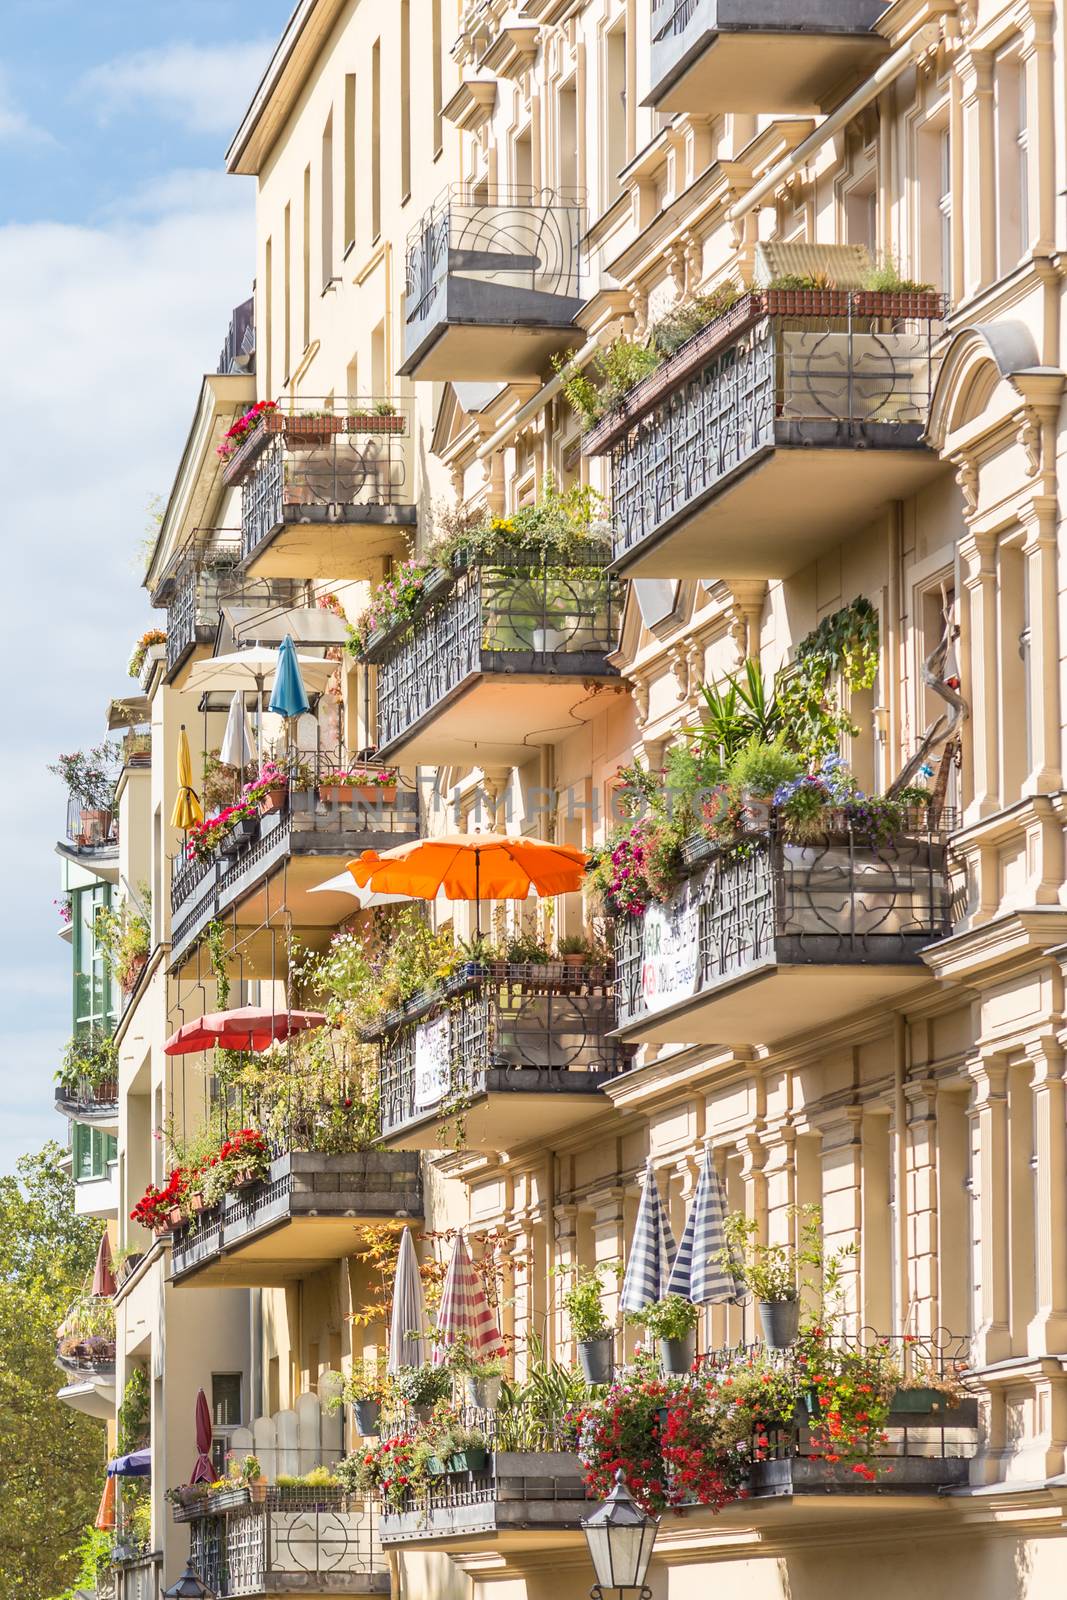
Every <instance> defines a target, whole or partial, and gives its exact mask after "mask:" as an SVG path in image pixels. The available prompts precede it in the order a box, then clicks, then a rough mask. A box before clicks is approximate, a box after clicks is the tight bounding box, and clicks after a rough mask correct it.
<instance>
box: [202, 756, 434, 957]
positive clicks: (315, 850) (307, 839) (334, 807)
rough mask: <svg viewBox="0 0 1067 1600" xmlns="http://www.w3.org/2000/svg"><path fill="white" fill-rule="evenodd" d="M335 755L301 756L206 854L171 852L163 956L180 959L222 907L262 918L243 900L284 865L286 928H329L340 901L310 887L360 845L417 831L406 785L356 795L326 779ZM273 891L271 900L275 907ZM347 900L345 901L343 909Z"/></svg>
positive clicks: (401, 840)
mask: <svg viewBox="0 0 1067 1600" xmlns="http://www.w3.org/2000/svg"><path fill="white" fill-rule="evenodd" d="M339 764H340V765H341V766H343V765H345V763H344V762H343V760H341V759H340V758H339V757H330V758H327V757H326V756H323V755H318V756H315V755H310V756H308V757H302V758H301V763H300V781H301V784H302V785H303V786H298V784H297V782H296V781H294V782H292V783H291V784H290V786H289V788H288V789H287V791H286V792H285V794H284V795H283V796H281V797H280V799H279V801H278V809H276V810H272V811H270V812H267V813H265V814H264V815H261V816H259V817H258V818H255V819H252V820H250V821H249V822H247V823H245V824H242V825H241V826H240V828H239V829H238V830H235V832H234V833H232V834H231V835H229V837H228V838H227V839H225V840H223V841H222V843H221V844H220V846H219V848H218V849H217V850H216V851H215V852H214V853H213V854H212V855H211V856H210V857H208V858H207V859H204V860H192V861H190V860H188V859H187V858H186V856H185V855H184V853H182V852H179V854H178V855H177V856H175V858H174V861H173V869H172V876H171V961H172V964H173V965H175V966H177V965H180V964H181V962H182V961H183V960H184V959H185V958H186V956H187V955H188V953H189V950H190V948H191V946H192V945H193V943H194V941H195V940H196V938H197V936H198V934H200V933H201V932H202V931H203V929H204V928H205V927H206V926H207V924H208V923H209V922H212V921H213V920H214V919H215V918H216V917H218V916H220V915H221V914H222V913H223V912H227V911H229V912H231V914H232V915H233V916H234V918H235V919H236V921H237V922H238V923H240V922H242V921H247V920H249V918H250V919H251V922H252V924H253V925H259V924H260V923H262V922H264V921H265V920H266V918H265V915H264V909H263V907H262V906H261V905H259V904H252V905H250V906H249V909H248V915H247V916H246V915H245V911H244V909H243V908H244V907H245V906H246V903H248V902H250V899H251V897H252V896H254V895H255V894H256V893H257V891H260V890H263V889H264V886H265V885H267V884H268V883H269V882H270V881H272V880H273V879H275V878H276V876H277V875H278V873H279V871H280V870H281V869H282V868H284V869H285V882H284V904H285V909H286V911H287V912H288V914H289V915H290V916H291V917H292V919H293V926H294V928H299V929H301V930H305V931H306V930H311V929H315V928H321V929H326V928H332V927H333V926H335V925H336V923H337V921H338V917H339V915H340V914H341V911H340V907H341V905H342V902H341V901H339V899H338V897H337V896H335V895H332V894H317V893H315V892H314V891H315V889H316V886H317V885H318V884H321V883H322V882H323V881H324V880H325V879H326V878H328V877H330V875H331V874H330V866H331V863H332V864H333V870H334V872H337V871H339V870H340V867H341V866H342V865H343V864H344V862H345V861H348V860H350V859H351V858H352V857H353V856H354V855H358V854H359V853H360V851H362V850H374V849H377V850H388V849H390V848H391V847H392V846H393V845H399V844H406V843H408V842H409V841H410V840H412V839H414V838H416V837H417V835H418V804H417V798H416V796H415V794H414V793H413V792H412V791H410V790H404V789H400V790H396V789H395V788H393V789H389V788H387V787H386V788H382V789H380V790H379V791H377V792H376V793H375V794H374V795H373V796H371V797H368V798H360V795H359V794H358V793H357V792H356V791H354V790H352V789H338V788H337V787H336V785H331V784H330V779H331V778H332V777H336V775H337V770H338V765H339ZM281 903H282V894H281V891H279V892H278V895H277V896H276V897H275V900H274V901H272V906H273V909H274V910H275V911H277V910H278V909H280V907H281ZM351 905H352V902H349V908H351Z"/></svg>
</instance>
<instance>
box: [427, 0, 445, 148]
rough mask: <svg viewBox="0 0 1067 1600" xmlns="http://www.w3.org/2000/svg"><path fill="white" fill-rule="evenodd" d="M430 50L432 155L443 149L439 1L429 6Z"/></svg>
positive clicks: (443, 100)
mask: <svg viewBox="0 0 1067 1600" xmlns="http://www.w3.org/2000/svg"><path fill="white" fill-rule="evenodd" d="M430 49H431V50H432V51H433V153H434V155H435V156H439V155H440V154H441V151H442V149H443V148H444V142H445V140H444V126H445V119H444V103H445V99H444V87H443V82H442V75H441V0H431V4H430Z"/></svg>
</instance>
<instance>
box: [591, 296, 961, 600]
mask: <svg viewBox="0 0 1067 1600" xmlns="http://www.w3.org/2000/svg"><path fill="white" fill-rule="evenodd" d="M943 310H944V307H943V302H942V300H941V297H940V296H939V295H933V294H899V295H898V294H876V293H869V292H864V293H848V292H846V291H844V290H825V291H821V292H819V291H816V292H808V291H798V290H785V289H768V290H762V291H758V292H756V293H753V294H748V295H744V296H743V297H742V298H741V299H740V300H739V301H738V302H737V304H736V305H735V306H733V307H732V308H731V310H730V311H728V312H727V313H726V314H725V315H724V316H721V317H717V318H716V319H715V321H714V322H711V323H709V324H708V326H707V327H705V328H703V329H701V331H700V332H699V333H697V334H695V335H694V337H693V338H692V339H690V340H689V341H688V342H687V343H686V344H684V345H682V347H681V348H680V349H679V350H678V351H676V352H675V354H674V355H673V356H671V357H670V358H669V359H668V360H667V361H665V362H664V363H663V365H662V366H661V367H659V368H658V369H657V370H656V371H655V372H654V373H652V374H651V376H650V377H648V378H646V379H644V381H643V382H642V383H640V384H638V385H637V386H636V387H635V388H634V389H632V390H631V391H630V393H629V395H628V396H627V398H626V400H625V401H624V402H623V404H622V405H621V406H620V407H618V408H617V409H616V410H615V411H613V412H611V413H609V414H608V415H607V416H606V417H604V418H603V419H602V420H601V421H600V422H598V423H597V425H596V426H595V428H594V429H593V430H592V431H591V432H590V433H589V434H588V435H587V437H586V440H585V444H584V449H585V451H586V453H587V454H590V455H604V454H610V456H611V502H612V524H613V527H614V538H615V552H614V570H616V571H617V572H619V573H621V574H622V575H623V576H625V577H628V578H633V577H668V578H691V577H692V578H701V577H712V576H714V577H721V578H740V577H765V578H771V577H773V578H785V577H788V576H789V575H790V574H792V573H794V572H797V571H798V570H799V569H800V568H802V567H804V566H807V565H808V564H809V563H810V562H811V561H813V560H814V559H815V558H816V557H818V556H819V555H821V554H823V553H824V552H825V551H826V550H828V549H829V548H831V547H832V546H833V545H835V544H836V543H838V542H839V541H840V540H841V539H842V538H844V537H846V536H847V535H848V534H850V533H854V532H857V531H858V530H859V529H861V528H863V527H865V526H866V525H867V524H868V523H869V522H870V521H871V520H872V519H873V518H874V517H875V516H876V514H877V512H878V510H879V507H881V506H883V505H885V504H886V503H887V502H888V501H890V500H893V499H903V498H906V497H907V496H909V495H911V494H913V493H915V491H916V490H917V489H918V488H919V487H921V485H922V484H924V483H925V482H927V481H928V480H929V479H930V478H932V477H933V476H934V474H935V473H936V472H937V471H938V469H939V466H940V463H939V461H938V458H937V456H936V455H935V454H934V452H933V451H932V450H930V449H929V448H928V446H927V445H925V444H924V443H923V430H924V427H925V422H926V415H927V410H928V407H929V401H930V394H931V388H932V382H933V373H934V358H933V345H934V336H935V328H936V326H937V325H938V322H939V319H940V317H941V316H942V315H943ZM783 507H784V508H787V509H786V510H785V512H784V513H783Z"/></svg>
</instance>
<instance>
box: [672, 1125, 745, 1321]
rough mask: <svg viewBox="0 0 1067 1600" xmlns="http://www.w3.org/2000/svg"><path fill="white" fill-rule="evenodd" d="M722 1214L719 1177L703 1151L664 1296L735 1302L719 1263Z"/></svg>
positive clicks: (705, 1302)
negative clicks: (702, 1159)
mask: <svg viewBox="0 0 1067 1600" xmlns="http://www.w3.org/2000/svg"><path fill="white" fill-rule="evenodd" d="M725 1215H726V1206H725V1204H724V1203H723V1196H722V1185H721V1184H720V1182H719V1174H718V1173H717V1172H716V1171H715V1164H714V1162H713V1161H712V1159H711V1151H710V1150H706V1151H705V1152H704V1165H703V1166H702V1167H701V1169H700V1177H699V1179H698V1180H697V1186H696V1193H695V1194H694V1195H693V1204H692V1206H691V1207H690V1209H689V1215H688V1217H687V1218H686V1221H685V1228H684V1229H683V1231H682V1237H681V1240H680V1242H679V1244H678V1254H677V1255H676V1256H675V1258H674V1265H673V1267H672V1268H671V1275H670V1278H669V1279H668V1282H667V1293H668V1294H680V1295H682V1296H683V1297H684V1298H685V1299H686V1300H691V1301H692V1302H693V1304H694V1305H695V1306H708V1305H713V1304H718V1303H721V1302H723V1301H735V1300H737V1299H738V1286H737V1282H736V1280H735V1279H734V1277H733V1275H732V1274H731V1273H729V1272H727V1270H726V1268H725V1267H723V1266H722V1265H721V1264H720V1262H719V1253H720V1251H721V1250H723V1249H724V1248H725V1245H726V1231H725V1228H724V1219H725Z"/></svg>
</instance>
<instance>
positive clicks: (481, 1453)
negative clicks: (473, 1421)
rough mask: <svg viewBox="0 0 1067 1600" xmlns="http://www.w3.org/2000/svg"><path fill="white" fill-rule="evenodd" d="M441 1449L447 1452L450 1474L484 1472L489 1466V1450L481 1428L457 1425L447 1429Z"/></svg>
mask: <svg viewBox="0 0 1067 1600" xmlns="http://www.w3.org/2000/svg"><path fill="white" fill-rule="evenodd" d="M439 1449H440V1450H441V1451H442V1452H445V1451H447V1456H446V1460H447V1463H448V1471H449V1472H484V1471H485V1469H486V1467H487V1466H488V1465H489V1450H488V1447H487V1444H486V1438H485V1434H484V1433H483V1432H482V1430H481V1429H480V1428H463V1427H459V1426H458V1425H457V1426H453V1427H451V1428H448V1429H446V1431H445V1434H444V1438H443V1441H442V1444H441V1446H439Z"/></svg>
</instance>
